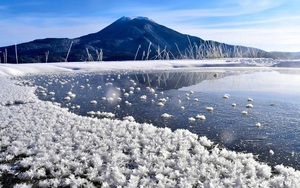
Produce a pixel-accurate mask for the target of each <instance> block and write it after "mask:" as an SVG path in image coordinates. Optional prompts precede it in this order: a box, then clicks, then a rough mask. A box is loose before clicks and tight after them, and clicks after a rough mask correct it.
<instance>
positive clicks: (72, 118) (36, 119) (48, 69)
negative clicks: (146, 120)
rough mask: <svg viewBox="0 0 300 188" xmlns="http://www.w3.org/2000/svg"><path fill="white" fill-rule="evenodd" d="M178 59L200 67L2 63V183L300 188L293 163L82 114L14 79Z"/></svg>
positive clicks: (179, 133)
mask: <svg viewBox="0 0 300 188" xmlns="http://www.w3.org/2000/svg"><path fill="white" fill-rule="evenodd" d="M220 61H221V60H220ZM180 63H181V64H184V65H185V66H186V65H187V64H188V65H189V66H188V67H187V68H189V67H190V68H193V67H194V66H193V65H195V62H176V61H173V62H172V63H168V62H153V63H151V62H109V63H108V62H106V63H104V62H103V63H57V64H26V65H8V64H5V65H3V64H0V85H1V91H0V103H1V104H2V105H0V111H1V116H0V147H1V150H0V187H2V186H3V187H7V186H15V187H31V186H35V187H36V186H38V187H58V186H60V187H65V186H66V187H80V186H81V187H117V186H121V187H300V172H299V171H295V170H294V169H293V168H288V167H284V166H282V165H279V166H275V167H274V168H271V167H270V166H268V165H266V164H263V163H260V162H257V161H256V160H255V157H254V156H253V155H252V154H244V153H237V152H233V151H228V150H226V149H220V148H219V147H218V146H216V145H214V144H213V143H212V142H211V141H209V140H208V139H207V138H206V137H198V136H197V135H195V134H192V133H190V132H189V131H186V130H177V131H174V132H172V131H171V130H170V129H169V128H156V127H154V126H152V125H149V124H139V123H136V122H132V120H131V118H127V120H123V121H121V120H108V119H95V118H89V117H81V116H77V115H75V114H72V113H69V112H68V111H67V110H66V109H62V108H59V107H57V106H55V105H53V104H52V103H51V102H45V101H40V100H38V98H37V97H36V96H35V95H34V90H35V88H33V87H25V86H19V85H17V84H16V83H18V81H17V80H13V79H11V78H12V76H22V75H28V74H31V73H33V74H43V73H58V72H61V73H65V72H81V71H107V70H118V69H128V70H133V69H136V70H141V69H147V70H153V69H166V70H169V69H173V67H177V66H178V67H180V66H181V65H180ZM198 63H199V62H197V64H198ZM219 63H222V62H219ZM193 69H195V68H193Z"/></svg>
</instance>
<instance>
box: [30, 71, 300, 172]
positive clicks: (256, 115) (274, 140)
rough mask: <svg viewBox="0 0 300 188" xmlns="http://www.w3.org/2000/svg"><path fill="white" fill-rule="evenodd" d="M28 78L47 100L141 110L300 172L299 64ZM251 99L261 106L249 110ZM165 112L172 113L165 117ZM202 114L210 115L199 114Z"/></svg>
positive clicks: (139, 117) (120, 114)
mask: <svg viewBox="0 0 300 188" xmlns="http://www.w3.org/2000/svg"><path fill="white" fill-rule="evenodd" d="M26 79H29V80H31V81H33V82H34V84H35V85H38V86H42V87H43V88H45V89H42V88H39V89H37V91H36V94H37V95H38V96H39V98H40V99H42V100H48V101H53V102H56V103H60V104H61V106H62V107H67V108H69V109H70V111H72V112H74V113H76V114H79V115H84V116H86V115H88V114H91V113H90V112H92V111H93V112H95V113H96V112H97V111H98V113H99V114H100V112H111V113H113V114H114V115H115V118H117V119H123V118H124V117H126V116H133V117H134V119H135V120H136V121H137V122H140V123H143V122H147V123H152V124H153V125H155V126H157V127H169V128H171V129H172V130H176V129H188V130H190V131H191V132H193V133H196V134H198V135H201V136H207V137H208V138H209V139H211V140H213V141H214V142H215V143H216V144H219V145H220V146H222V147H226V148H229V149H231V150H234V151H240V152H251V153H253V154H255V155H257V156H258V159H259V160H261V161H264V162H266V163H268V164H270V165H276V164H284V165H287V166H292V167H294V168H296V169H298V170H300V96H299V95H300V70H299V69H269V68H267V69H266V68H264V69H257V68H224V69H222V68H210V69H197V71H187V70H184V71H179V70H177V71H156V72H116V73H113V72H111V73H107V74H106V73H79V74H70V75H47V76H38V77H37V76H35V77H27V78H26ZM51 92H52V93H51ZM71 93H72V94H75V95H76V96H75V95H71ZM224 94H229V95H227V96H229V97H226V98H224ZM67 96H71V97H69V98H66V97H67ZM248 98H252V99H253V101H249V100H248ZM66 99H67V100H66ZM91 101H96V102H97V103H95V102H92V103H94V104H91ZM232 103H235V104H236V106H235V107H232ZM249 104H251V105H252V106H253V107H252V108H247V107H246V106H247V105H249ZM79 106H80V108H79ZM206 107H212V108H213V111H208V110H207V109H206ZM243 111H244V113H246V112H247V114H243V113H242V112H243ZM164 113H167V114H169V115H171V117H169V118H162V117H161V115H162V114H164ZM199 114H201V115H204V116H205V117H206V119H205V120H199V119H197V118H196V116H197V115H199ZM102 115H103V114H102ZM92 116H95V118H99V116H100V115H97V113H96V114H95V115H92ZM192 117H193V118H195V121H194V119H192ZM258 123H260V126H257V124H258Z"/></svg>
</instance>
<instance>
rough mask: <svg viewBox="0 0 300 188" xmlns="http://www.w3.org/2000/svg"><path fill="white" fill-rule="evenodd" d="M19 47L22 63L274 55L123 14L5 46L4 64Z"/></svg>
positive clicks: (13, 58) (1, 58)
mask: <svg viewBox="0 0 300 188" xmlns="http://www.w3.org/2000/svg"><path fill="white" fill-rule="evenodd" d="M16 47H17V55H18V62H19V63H35V62H63V61H93V60H94V61H97V60H104V61H105V60H152V59H203V58H224V57H225V58H226V57H227V58H230V57H253V58H257V57H265V58H270V57H274V56H273V55H272V54H271V53H268V52H265V51H263V50H260V49H257V48H250V47H244V46H234V45H228V44H224V43H219V42H216V41H206V40H203V39H201V38H198V37H195V36H190V35H186V34H181V33H179V32H177V31H175V30H172V29H170V28H167V27H165V26H163V25H159V24H157V23H156V22H154V21H152V20H150V19H148V18H145V17H133V18H130V17H122V18H120V19H118V20H116V21H115V22H113V23H112V24H110V25H109V26H107V27H106V28H104V29H102V30H101V31H99V32H96V33H92V34H88V35H85V36H81V37H78V38H74V39H68V38H46V39H38V40H34V41H31V42H27V43H22V44H18V45H17V46H15V45H11V46H7V47H2V48H0V51H1V52H2V53H1V56H0V60H1V62H2V63H3V62H9V63H15V62H17V61H16V53H15V48H16ZM2 54H3V55H2ZM6 54H7V56H6V58H5V55H6Z"/></svg>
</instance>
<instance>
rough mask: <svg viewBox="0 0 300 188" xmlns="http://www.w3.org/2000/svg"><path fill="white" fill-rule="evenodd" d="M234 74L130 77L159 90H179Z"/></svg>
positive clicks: (184, 73)
mask: <svg viewBox="0 0 300 188" xmlns="http://www.w3.org/2000/svg"><path fill="white" fill-rule="evenodd" d="M234 74H237V73H236V72H232V71H230V72H164V73H151V74H136V75H132V79H135V80H136V81H138V82H139V83H141V84H144V85H147V86H150V87H157V88H159V89H161V90H170V89H179V88H182V87H187V86H191V85H195V84H198V83H200V82H202V81H204V80H214V79H219V78H224V77H225V76H229V75H234Z"/></svg>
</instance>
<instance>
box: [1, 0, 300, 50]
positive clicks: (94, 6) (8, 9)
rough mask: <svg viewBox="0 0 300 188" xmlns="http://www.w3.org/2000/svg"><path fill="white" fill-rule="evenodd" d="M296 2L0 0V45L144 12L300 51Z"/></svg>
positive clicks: (202, 33) (192, 30)
mask: <svg viewBox="0 0 300 188" xmlns="http://www.w3.org/2000/svg"><path fill="white" fill-rule="evenodd" d="M299 10H300V3H299V1H298V0H210V1H208V0H172V1H167V0H160V1H158V0H151V1H150V0H131V1H129V0H126V1H125V0H108V1H103V0H84V1H83V0H47V1H46V0H26V1H24V0H3V1H1V2H0V46H6V45H12V44H15V43H17V44H18V43H22V42H28V41H31V40H34V39H40V38H48V37H67V38H75V37H79V36H82V35H86V34H89V33H94V32H97V31H99V30H101V29H103V28H104V27H106V26H107V25H109V24H110V23H112V22H113V21H115V20H117V19H118V18H120V17H122V16H145V17H149V18H150V19H152V20H154V21H155V22H157V23H159V24H162V25H165V26H167V27H170V28H172V29H175V30H177V31H179V32H181V33H185V34H190V35H194V36H198V37H200V38H203V39H205V40H216V41H220V42H225V43H228V44H240V45H246V46H252V47H257V48H261V49H263V50H266V51H298V52H300V11H299Z"/></svg>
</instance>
